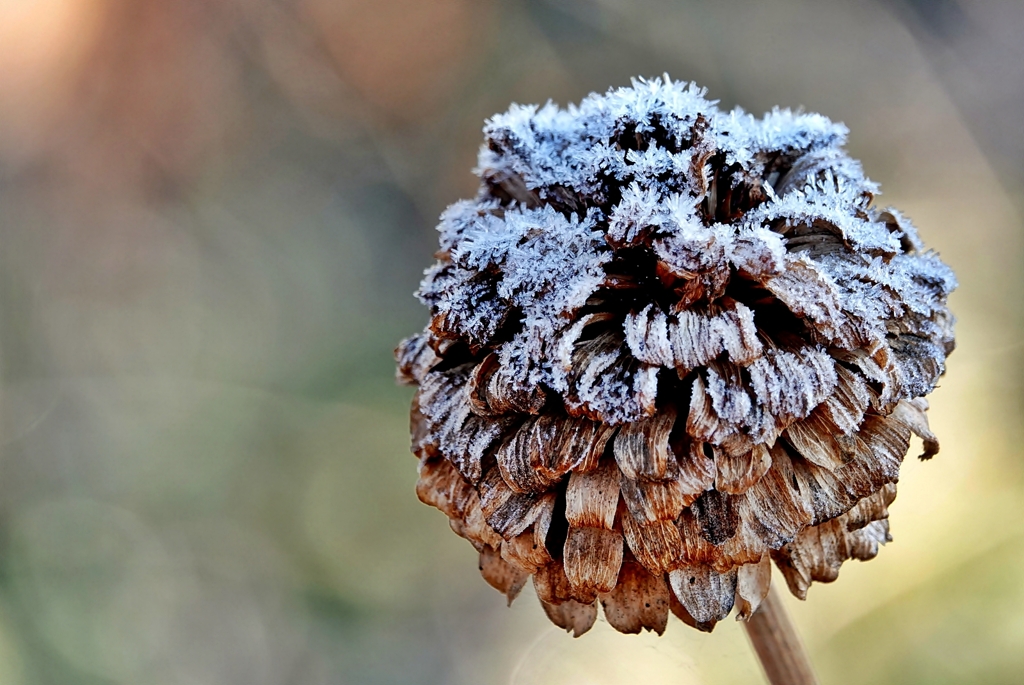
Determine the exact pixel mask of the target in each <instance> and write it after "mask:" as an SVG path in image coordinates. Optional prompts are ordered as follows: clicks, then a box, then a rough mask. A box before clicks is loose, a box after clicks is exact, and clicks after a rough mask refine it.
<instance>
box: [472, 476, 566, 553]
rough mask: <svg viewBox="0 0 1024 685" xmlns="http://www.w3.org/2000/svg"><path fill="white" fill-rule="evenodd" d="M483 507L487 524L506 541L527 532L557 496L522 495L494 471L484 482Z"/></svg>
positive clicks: (550, 493) (481, 484)
mask: <svg viewBox="0 0 1024 685" xmlns="http://www.w3.org/2000/svg"><path fill="white" fill-rule="evenodd" d="M479 488H480V507H481V509H482V510H483V513H484V518H485V519H486V520H487V523H488V524H489V525H490V526H491V527H492V528H494V530H495V531H497V532H498V534H499V535H501V536H502V537H503V538H505V539H506V540H509V539H511V538H514V537H515V536H517V535H519V534H520V533H522V532H523V531H524V530H526V529H527V528H528V527H529V526H530V524H532V523H533V522H534V520H536V518H537V517H538V516H539V515H540V513H541V512H542V511H543V510H544V509H545V508H546V507H549V506H550V505H551V502H552V501H553V500H554V497H555V494H554V493H553V492H548V493H543V494H537V493H528V494H519V493H517V492H515V491H514V490H512V488H510V487H509V486H508V484H507V483H505V481H504V480H503V479H502V477H501V473H500V472H499V471H498V469H496V468H493V469H491V470H490V471H489V472H488V473H487V474H486V475H485V476H484V478H483V480H481V481H480V485H479Z"/></svg>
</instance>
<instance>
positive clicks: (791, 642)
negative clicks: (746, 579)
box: [746, 586, 818, 685]
mask: <svg viewBox="0 0 1024 685" xmlns="http://www.w3.org/2000/svg"><path fill="white" fill-rule="evenodd" d="M746 626H747V635H748V636H749V637H750V642H751V643H752V644H753V645H754V651H756V652H757V657H758V659H760V660H761V667H762V668H764V672H765V675H766V676H768V682H769V683H771V685H818V679H817V677H815V675H814V670H813V669H812V668H811V660H810V659H808V658H807V652H806V651H804V645H803V643H802V642H801V641H800V636H799V635H797V632H796V629H795V628H794V627H793V623H792V622H791V621H790V620H789V615H788V614H787V613H786V607H784V606H783V605H782V600H781V599H780V598H779V595H778V593H777V592H776V591H775V587H774V586H772V588H771V589H770V590H769V591H768V596H767V597H765V598H764V601H763V602H761V606H759V607H758V609H757V611H755V612H754V614H753V615H752V616H751V617H750V618H749V619H747V622H746Z"/></svg>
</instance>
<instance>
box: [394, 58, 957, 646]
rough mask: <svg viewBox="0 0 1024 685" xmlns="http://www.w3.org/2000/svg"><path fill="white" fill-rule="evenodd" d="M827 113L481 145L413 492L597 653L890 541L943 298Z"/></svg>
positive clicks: (535, 113) (569, 113) (944, 350)
mask: <svg viewBox="0 0 1024 685" xmlns="http://www.w3.org/2000/svg"><path fill="white" fill-rule="evenodd" d="M846 133H847V131H846V128H845V127H844V126H842V125H840V124H834V123H832V122H830V121H829V120H828V119H826V118H824V117H822V116H819V115H816V114H795V113H793V112H790V111H788V110H774V111H772V112H770V113H768V114H766V115H765V116H764V117H763V118H760V119H758V118H755V117H753V116H750V115H748V114H745V113H743V112H741V111H738V110H737V111H734V112H722V111H720V110H719V109H718V108H717V107H716V106H715V103H713V102H711V101H709V100H707V99H705V97H704V91H702V90H700V89H698V88H697V87H696V86H694V85H693V84H684V83H678V82H672V81H670V80H669V79H668V78H665V79H663V80H654V81H644V80H637V81H634V83H633V85H632V87H629V88H621V89H618V90H612V91H609V92H608V93H606V94H605V95H591V96H589V97H588V98H586V99H584V100H583V102H581V103H580V104H579V105H577V106H573V107H570V108H569V109H567V110H562V109H558V108H557V107H555V106H554V105H547V106H545V107H540V108H538V107H521V106H513V107H512V108H511V109H510V110H509V111H508V112H506V113H505V114H500V115H498V116H495V117H494V118H492V119H490V120H489V121H488V122H487V125H486V126H485V129H484V135H485V138H486V141H485V144H484V146H483V147H482V149H481V152H480V157H479V165H478V168H477V169H476V173H477V174H478V175H479V177H480V179H481V186H480V192H479V194H478V195H477V198H476V199H475V200H470V201H462V202H458V203H456V204H454V205H452V206H451V207H449V208H448V210H446V211H445V212H444V214H443V215H442V216H441V222H440V225H439V227H438V230H439V232H440V249H439V251H438V253H437V262H436V264H435V265H434V266H433V267H431V268H430V269H429V270H428V271H427V274H426V278H425V279H424V281H423V283H422V286H421V288H420V291H419V296H420V298H421V300H422V301H423V302H424V303H425V304H426V305H427V306H428V307H429V308H430V321H429V323H428V325H427V326H426V328H425V329H424V330H423V332H422V333H420V334H418V335H415V336H413V337H411V338H409V339H408V340H406V341H404V342H403V343H402V344H401V345H400V346H399V348H398V350H396V353H395V354H396V361H397V364H398V371H397V375H398V379H399V381H400V382H402V383H406V384H410V385H415V386H417V391H416V394H415V397H414V400H413V407H412V411H411V413H410V416H411V423H412V426H411V427H412V435H413V451H414V453H415V454H416V455H417V456H418V457H419V459H420V479H419V483H418V484H417V493H418V494H419V496H420V499H422V500H423V501H424V502H426V503H428V504H431V505H432V506H435V507H437V508H438V509H440V510H441V511H443V512H444V513H445V514H446V515H447V516H448V517H449V519H450V522H451V525H452V528H453V530H455V531H456V532H457V533H459V534H460V535H462V536H464V537H465V538H466V539H468V540H469V541H470V542H471V543H472V544H473V545H474V547H476V549H477V550H478V551H479V552H480V555H481V556H480V558H481V571H482V573H483V574H484V577H485V578H486V580H487V581H488V582H489V583H491V584H492V585H494V586H495V587H496V588H498V589H499V590H500V591H502V592H504V593H505V594H506V595H507V596H508V597H509V598H510V599H511V598H512V597H514V595H515V593H516V592H518V588H520V587H521V586H522V582H523V579H524V574H525V575H532V577H533V583H534V588H535V589H536V591H537V595H538V597H539V598H540V600H541V602H542V604H543V606H544V610H545V611H546V612H547V615H548V616H549V618H551V620H552V621H553V622H555V623H556V624H557V625H559V626H561V627H563V628H565V629H566V630H569V631H570V632H573V633H574V634H577V635H578V634H581V633H582V632H585V631H586V630H587V629H589V627H590V626H591V625H592V624H593V622H594V620H595V618H596V613H597V604H598V602H597V601H596V600H598V599H599V600H600V604H601V606H602V607H604V611H605V615H606V617H607V618H608V621H609V623H610V624H611V625H612V626H613V627H615V628H616V629H618V630H620V631H622V632H630V633H635V632H639V631H641V630H644V629H648V630H655V631H657V632H659V633H660V632H661V631H662V630H664V628H665V621H666V620H667V616H668V613H669V612H671V613H673V614H675V615H676V616H678V617H680V618H681V619H682V620H683V621H684V622H686V623H688V624H689V625H692V626H694V627H696V628H698V629H701V630H710V629H711V628H713V627H714V625H715V624H716V623H717V622H718V621H720V620H722V619H723V618H725V616H726V615H728V614H729V613H730V611H731V610H732V609H733V607H734V605H735V606H736V608H737V614H738V616H739V617H740V618H742V619H745V618H747V617H749V616H750V615H751V613H752V612H754V611H755V610H756V608H757V606H758V604H759V603H760V602H761V601H762V600H763V599H764V598H765V597H766V594H767V592H768V589H769V584H770V579H771V573H770V569H769V566H768V564H769V559H774V561H775V562H776V564H777V565H778V566H779V567H780V568H781V569H782V570H783V573H784V575H785V577H786V580H787V582H788V584H789V586H790V589H791V590H792V591H793V592H794V594H797V595H798V596H803V595H804V594H805V593H806V591H807V588H808V586H809V585H810V584H811V583H812V582H813V581H815V580H818V581H829V580H832V579H834V578H835V577H836V575H837V574H838V572H839V568H840V565H841V564H842V563H843V562H844V561H846V560H848V559H867V558H870V557H872V556H874V555H875V554H876V553H877V551H878V546H879V545H880V544H882V543H884V542H885V541H886V540H888V527H887V516H888V510H887V507H888V506H889V504H890V503H891V502H892V501H893V498H894V497H895V483H896V481H897V479H898V477H899V467H900V464H901V462H902V460H903V458H904V456H905V455H906V453H907V450H908V449H909V445H910V438H911V435H912V434H916V435H917V436H919V437H920V438H921V439H922V440H923V442H924V454H923V455H922V456H923V457H924V458H928V457H930V456H932V455H934V454H935V453H936V452H937V451H938V442H937V440H936V439H935V436H934V434H933V433H932V432H931V430H930V428H929V427H928V422H927V416H926V413H925V412H926V410H927V403H926V401H925V399H924V396H925V395H927V394H928V393H929V392H931V390H932V389H933V388H934V387H935V384H936V383H937V381H938V379H939V377H940V376H941V375H942V373H943V372H944V369H945V360H946V355H947V354H949V353H950V352H951V351H952V349H953V346H954V338H953V329H952V326H953V317H952V315H951V314H950V312H949V310H948V308H947V304H946V302H947V298H948V296H949V294H950V292H951V291H952V290H953V288H954V287H955V286H956V281H955V278H954V277H953V274H952V272H951V271H950V270H949V269H948V267H946V266H945V265H944V264H943V263H942V262H941V261H940V260H939V259H938V257H937V256H936V255H935V254H934V253H931V252H929V251H927V250H926V248H925V247H924V245H923V243H922V242H921V240H920V238H919V237H918V235H917V232H916V230H915V229H914V228H913V226H912V225H911V224H910V223H909V222H908V221H907V220H906V218H905V217H903V216H902V215H900V214H899V213H898V212H896V211H895V210H891V209H886V210H881V209H879V208H876V207H875V206H874V205H873V204H872V201H873V197H874V195H875V194H876V193H877V187H876V186H875V184H873V183H872V182H871V181H869V180H868V179H867V178H866V177H865V176H864V175H863V172H862V171H861V168H860V165H859V164H858V163H857V162H856V161H855V160H852V159H850V158H849V156H848V155H847V154H846V152H845V151H844V149H843V145H844V144H845V140H846Z"/></svg>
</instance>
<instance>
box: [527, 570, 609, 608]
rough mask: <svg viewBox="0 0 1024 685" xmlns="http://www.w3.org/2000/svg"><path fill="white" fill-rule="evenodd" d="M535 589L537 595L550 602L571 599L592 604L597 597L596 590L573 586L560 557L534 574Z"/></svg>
mask: <svg viewBox="0 0 1024 685" xmlns="http://www.w3.org/2000/svg"><path fill="white" fill-rule="evenodd" d="M533 589H534V590H536V591H537V597H539V598H540V600H541V601H542V602H546V603H548V604H561V603H562V602H567V601H569V600H576V601H578V602H582V603H583V604H590V603H591V602H593V601H594V600H595V599H596V598H597V593H595V592H591V591H587V590H586V589H584V588H574V587H573V586H572V584H571V583H570V582H569V577H568V576H567V575H566V573H565V567H564V566H563V565H562V561H561V560H560V559H559V560H556V561H552V562H551V563H550V564H548V565H547V566H543V567H541V568H540V569H538V571H537V572H536V573H535V574H534V575H533Z"/></svg>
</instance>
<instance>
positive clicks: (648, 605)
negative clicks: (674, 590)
mask: <svg viewBox="0 0 1024 685" xmlns="http://www.w3.org/2000/svg"><path fill="white" fill-rule="evenodd" d="M599 599H600V601H601V608H602V609H603V610H604V616H605V618H606V619H608V624H609V625H611V626H612V627H613V628H615V629H616V630H618V631H619V632H620V633H639V632H640V631H641V630H653V631H654V632H656V633H657V634H658V635H661V634H662V633H664V632H665V627H666V626H667V625H668V611H669V589H668V585H666V583H665V577H664V576H663V575H661V574H658V575H654V574H652V573H650V572H649V571H648V570H647V569H645V568H644V567H643V566H642V565H640V564H639V563H637V562H635V561H625V562H623V564H622V568H621V569H620V571H619V577H618V582H617V583H616V584H615V587H614V588H612V590H611V591H609V592H607V593H605V594H602V595H599Z"/></svg>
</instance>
